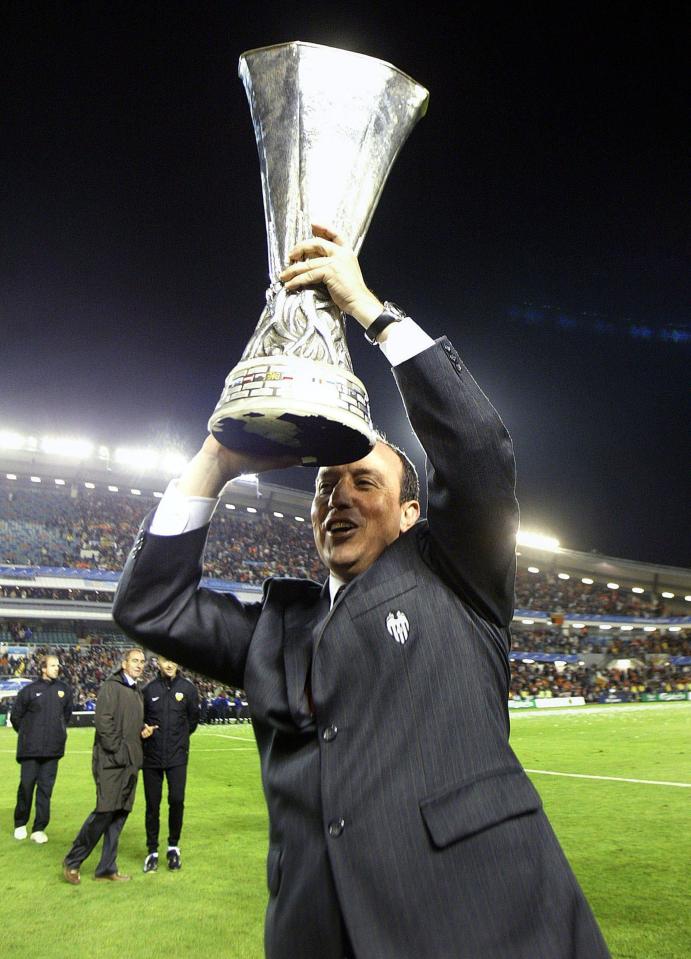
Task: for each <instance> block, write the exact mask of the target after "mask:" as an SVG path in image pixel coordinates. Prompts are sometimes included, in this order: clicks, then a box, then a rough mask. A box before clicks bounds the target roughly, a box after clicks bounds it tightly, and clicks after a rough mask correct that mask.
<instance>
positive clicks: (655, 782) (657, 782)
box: [524, 767, 691, 789]
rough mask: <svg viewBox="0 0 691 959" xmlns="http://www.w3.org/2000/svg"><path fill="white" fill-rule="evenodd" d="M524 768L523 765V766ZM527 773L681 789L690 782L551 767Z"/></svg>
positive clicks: (689, 787) (689, 785)
mask: <svg viewBox="0 0 691 959" xmlns="http://www.w3.org/2000/svg"><path fill="white" fill-rule="evenodd" d="M524 768H525V767H524ZM525 771H526V772H527V773H535V774H536V775H539V776H569V777H570V778H571V779H606V780H608V781H609V782H614V783H643V784H644V785H646V786H679V787H680V788H681V789H691V783H671V782H667V781H666V780H664V779H625V778H624V777H623V776H591V775H588V773H559V772H555V771H554V770H553V769H527V768H526V769H525Z"/></svg>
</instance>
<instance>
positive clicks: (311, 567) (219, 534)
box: [0, 489, 321, 601]
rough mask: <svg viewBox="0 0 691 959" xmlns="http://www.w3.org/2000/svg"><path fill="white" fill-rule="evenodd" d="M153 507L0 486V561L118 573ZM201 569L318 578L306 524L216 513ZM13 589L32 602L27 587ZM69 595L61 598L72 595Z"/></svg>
mask: <svg viewBox="0 0 691 959" xmlns="http://www.w3.org/2000/svg"><path fill="white" fill-rule="evenodd" d="M156 502H157V501H156V500H155V499H153V498H149V497H145V496H141V497H136V498H135V497H131V496H130V497H128V496H124V495H121V494H117V493H113V494H111V495H109V496H108V497H102V496H99V495H97V494H96V493H95V492H93V491H90V490H79V491H78V492H77V495H75V496H70V495H68V494H67V493H66V492H64V491H63V492H60V491H58V490H38V489H37V490H27V489H13V490H9V491H7V490H4V489H3V490H1V491H0V564H5V565H15V566H57V567H69V568H71V569H99V570H111V571H115V572H119V571H120V570H121V569H122V567H123V565H124V562H125V559H126V558H127V554H128V552H129V550H130V548H131V546H132V542H133V541H134V537H135V535H136V533H137V529H138V528H139V524H140V523H141V521H142V519H143V518H144V516H145V515H146V513H147V511H148V510H149V509H151V508H152V507H153V506H154V505H155V504H156ZM204 571H205V574H206V575H207V576H211V577H215V578H218V579H225V580H229V581H231V582H238V583H253V584H257V585H261V583H262V582H263V581H264V580H265V579H266V577H267V576H306V577H308V578H310V579H314V578H319V577H320V575H321V572H320V571H321V564H320V561H319V557H318V556H317V552H316V549H315V547H314V541H313V539H312V531H311V527H310V525H309V523H306V524H299V523H294V522H293V521H292V520H287V519H278V518H276V517H274V516H273V514H267V513H256V514H252V515H251V516H250V515H249V514H235V513H233V512H231V511H225V510H222V511H220V510H219V511H217V515H216V516H215V517H214V520H213V522H212V524H211V530H210V532H209V538H208V541H207V548H206V553H205V570H204ZM18 589H22V590H24V591H25V592H26V593H27V595H29V596H30V598H36V597H34V596H33V595H31V594H30V592H29V591H30V587H27V586H26V585H22V586H20V587H18ZM60 592H62V591H60ZM76 592H77V591H72V593H73V595H72V596H71V597H69V596H68V597H67V598H77V596H76V595H74V594H75V593H76ZM46 598H51V597H46ZM53 598H60V599H62V598H65V597H63V596H58V597H53ZM98 598H99V599H105V600H106V601H107V598H108V597H107V595H104V596H99V597H98Z"/></svg>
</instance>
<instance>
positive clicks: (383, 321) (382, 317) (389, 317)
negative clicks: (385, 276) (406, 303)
mask: <svg viewBox="0 0 691 959" xmlns="http://www.w3.org/2000/svg"><path fill="white" fill-rule="evenodd" d="M406 317H407V313H404V312H403V310H402V309H401V308H400V306H396V304H395V303H389V301H388V300H387V301H386V302H385V303H384V312H383V313H380V314H379V316H378V317H377V318H376V320H374V322H373V323H370V325H369V326H368V327H367V329H366V330H365V339H366V340H368V342H370V343H371V344H372V346H378V345H379V344H378V343H377V337H378V336H379V334H380V333H383V331H384V330H385V329H386V328H387V326H390V325H391V324H392V323H400V322H401V320H405V319H406Z"/></svg>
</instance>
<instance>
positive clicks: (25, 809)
mask: <svg viewBox="0 0 691 959" xmlns="http://www.w3.org/2000/svg"><path fill="white" fill-rule="evenodd" d="M58 762H59V760H58V759H56V758H52V759H22V761H21V772H20V777H19V789H18V790H17V805H16V806H15V807H14V825H15V828H16V827H17V826H26V824H27V823H28V821H29V814H30V813H31V803H32V801H33V798H34V788H35V789H36V809H35V810H34V825H33V829H32V830H31V831H32V832H41V831H43V830H44V829H45V828H46V826H47V825H48V823H49V822H50V797H51V796H52V794H53V786H54V785H55V777H56V776H57V774H58Z"/></svg>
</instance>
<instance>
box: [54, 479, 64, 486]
mask: <svg viewBox="0 0 691 959" xmlns="http://www.w3.org/2000/svg"><path fill="white" fill-rule="evenodd" d="M54 483H55V485H56V486H64V485H65V481H64V479H56V480H54Z"/></svg>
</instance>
